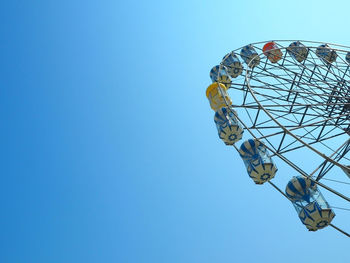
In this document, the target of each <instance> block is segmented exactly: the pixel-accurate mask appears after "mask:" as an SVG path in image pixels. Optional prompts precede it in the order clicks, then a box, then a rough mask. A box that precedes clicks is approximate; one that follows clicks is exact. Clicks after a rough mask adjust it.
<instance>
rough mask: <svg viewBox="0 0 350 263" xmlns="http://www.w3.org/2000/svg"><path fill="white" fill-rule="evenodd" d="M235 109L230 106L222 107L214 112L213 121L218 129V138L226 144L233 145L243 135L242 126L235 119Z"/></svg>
mask: <svg viewBox="0 0 350 263" xmlns="http://www.w3.org/2000/svg"><path fill="white" fill-rule="evenodd" d="M236 116H237V113H236V111H235V110H234V109H233V108H232V107H230V108H227V107H223V108H221V109H220V110H218V111H216V112H215V116H214V122H215V124H216V128H217V130H218V134H219V138H220V139H221V140H223V141H224V143H225V144H226V145H233V144H235V143H236V142H237V141H239V140H240V139H242V136H243V128H242V126H241V124H240V123H239V122H238V120H237V117H236Z"/></svg>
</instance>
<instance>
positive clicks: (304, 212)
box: [286, 176, 335, 231]
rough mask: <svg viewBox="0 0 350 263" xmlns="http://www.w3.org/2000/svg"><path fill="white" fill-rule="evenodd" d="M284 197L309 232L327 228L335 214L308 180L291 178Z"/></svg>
mask: <svg viewBox="0 0 350 263" xmlns="http://www.w3.org/2000/svg"><path fill="white" fill-rule="evenodd" d="M286 195H287V197H288V199H289V200H290V201H291V202H292V204H293V205H294V207H295V210H296V211H297V213H298V216H299V219H300V220H301V222H302V223H303V224H304V225H305V226H306V227H307V229H309V230H310V231H316V230H318V229H322V228H324V227H326V226H328V225H329V224H330V223H331V222H332V220H333V218H334V217H335V213H334V212H333V210H332V209H331V207H330V206H329V204H328V203H327V201H326V199H325V198H324V197H323V195H322V194H321V192H320V191H319V190H318V188H317V185H316V184H315V182H313V181H312V180H311V179H310V178H306V177H303V176H297V177H293V178H292V179H291V180H290V181H289V182H288V184H287V187H286Z"/></svg>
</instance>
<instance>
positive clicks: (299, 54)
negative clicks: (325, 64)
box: [287, 41, 309, 62]
mask: <svg viewBox="0 0 350 263" xmlns="http://www.w3.org/2000/svg"><path fill="white" fill-rule="evenodd" d="M287 52H288V54H289V55H290V56H291V57H292V58H294V59H295V60H296V61H298V62H303V61H304V60H305V59H306V58H307V55H308V54H309V49H308V48H307V47H305V46H304V45H303V44H302V43H301V42H300V41H295V42H293V43H291V44H290V45H289V47H288V48H287Z"/></svg>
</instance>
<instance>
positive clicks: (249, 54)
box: [240, 45, 260, 68]
mask: <svg viewBox="0 0 350 263" xmlns="http://www.w3.org/2000/svg"><path fill="white" fill-rule="evenodd" d="M240 55H241V58H242V59H243V61H244V62H245V63H246V64H247V65H249V67H250V68H254V67H255V66H257V65H259V63H260V57H259V56H258V53H257V52H256V51H255V49H254V48H253V46H252V45H247V46H245V47H243V48H242V49H241V53H240Z"/></svg>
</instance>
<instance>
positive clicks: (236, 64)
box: [222, 53, 243, 78]
mask: <svg viewBox="0 0 350 263" xmlns="http://www.w3.org/2000/svg"><path fill="white" fill-rule="evenodd" d="M222 64H223V65H224V66H225V67H226V71H227V73H228V74H229V75H230V76H231V78H237V77H238V76H239V75H241V74H242V71H243V66H242V63H241V62H240V61H239V58H238V57H237V56H236V54H234V53H230V54H227V55H226V56H224V58H223V60H222Z"/></svg>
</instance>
